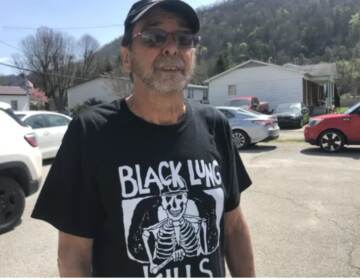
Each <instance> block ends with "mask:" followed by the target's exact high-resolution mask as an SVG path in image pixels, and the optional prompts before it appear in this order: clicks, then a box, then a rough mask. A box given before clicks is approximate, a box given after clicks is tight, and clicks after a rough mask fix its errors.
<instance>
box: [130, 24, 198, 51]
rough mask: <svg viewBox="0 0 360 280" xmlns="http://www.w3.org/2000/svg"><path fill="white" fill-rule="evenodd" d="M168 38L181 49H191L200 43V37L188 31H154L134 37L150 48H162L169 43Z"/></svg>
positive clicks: (144, 32) (140, 33)
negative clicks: (170, 37)
mask: <svg viewBox="0 0 360 280" xmlns="http://www.w3.org/2000/svg"><path fill="white" fill-rule="evenodd" d="M168 36H172V38H173V39H174V40H175V42H176V46H177V47H178V48H179V49H189V48H193V47H196V45H198V44H199V42H200V37H199V36H197V35H194V34H191V33H189V32H186V31H176V32H171V33H170V32H166V31H164V30H161V29H152V30H147V31H143V32H139V33H137V34H135V35H134V36H133V39H136V38H139V39H140V42H141V43H142V44H143V45H144V46H146V47H149V48H160V47H163V46H164V45H165V43H166V42H167V39H168Z"/></svg>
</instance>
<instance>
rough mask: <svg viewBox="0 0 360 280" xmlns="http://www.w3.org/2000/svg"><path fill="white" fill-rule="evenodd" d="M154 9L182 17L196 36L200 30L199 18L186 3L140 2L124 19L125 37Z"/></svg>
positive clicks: (133, 6) (147, 0)
mask: <svg viewBox="0 0 360 280" xmlns="http://www.w3.org/2000/svg"><path fill="white" fill-rule="evenodd" d="M155 7H161V8H163V9H165V10H166V11H171V12H173V13H174V14H177V15H180V16H182V18H184V19H185V20H186V21H187V22H188V24H189V27H190V29H191V31H192V32H193V33H194V34H196V33H198V32H199V30H200V22H199V18H198V16H197V14H196V12H195V10H194V9H193V8H192V7H191V6H190V5H188V4H187V3H185V2H183V1H181V0H140V1H138V2H136V3H135V4H133V5H132V7H131V9H130V11H129V13H128V15H127V17H126V19H125V33H124V34H125V35H126V34H127V33H128V31H129V30H131V27H132V26H133V25H134V24H135V23H136V22H137V21H139V20H140V19H141V18H142V17H143V16H144V15H145V14H146V13H147V12H149V11H150V10H151V9H153V8H155Z"/></svg>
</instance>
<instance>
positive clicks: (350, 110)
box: [344, 102, 360, 114]
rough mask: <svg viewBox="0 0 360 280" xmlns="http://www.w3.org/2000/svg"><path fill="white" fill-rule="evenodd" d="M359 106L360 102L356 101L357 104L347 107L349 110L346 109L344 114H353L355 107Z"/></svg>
mask: <svg viewBox="0 0 360 280" xmlns="http://www.w3.org/2000/svg"><path fill="white" fill-rule="evenodd" d="M358 106H360V102H359V103H356V104H355V105H353V106H351V107H350V108H349V109H347V110H346V111H345V113H344V114H351V112H352V111H354V110H355V108H357V107H358Z"/></svg>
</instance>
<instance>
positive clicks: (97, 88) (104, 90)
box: [67, 78, 129, 110]
mask: <svg viewBox="0 0 360 280" xmlns="http://www.w3.org/2000/svg"><path fill="white" fill-rule="evenodd" d="M124 83H125V84H128V83H129V82H127V81H124ZM67 92H68V107H69V109H70V110H71V109H73V108H74V107H76V106H78V105H82V104H83V103H84V102H85V101H87V100H89V99H91V98H95V99H96V100H100V101H102V102H112V101H114V100H116V99H119V98H120V95H117V94H116V93H115V90H114V85H113V84H112V81H111V80H110V79H107V78H98V79H95V80H92V81H89V82H86V83H84V84H81V85H78V86H75V87H73V88H70V89H68V91H67Z"/></svg>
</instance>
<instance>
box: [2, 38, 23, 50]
mask: <svg viewBox="0 0 360 280" xmlns="http://www.w3.org/2000/svg"><path fill="white" fill-rule="evenodd" d="M0 44H3V45H5V46H7V47H9V48H12V49H15V50H18V51H21V49H19V48H18V47H15V46H13V45H10V44H9V43H6V42H4V41H3V40H0Z"/></svg>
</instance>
